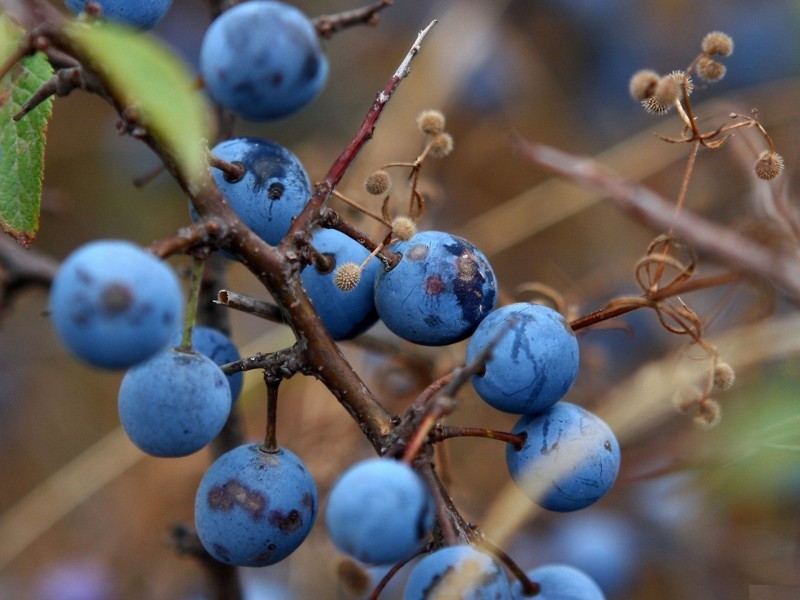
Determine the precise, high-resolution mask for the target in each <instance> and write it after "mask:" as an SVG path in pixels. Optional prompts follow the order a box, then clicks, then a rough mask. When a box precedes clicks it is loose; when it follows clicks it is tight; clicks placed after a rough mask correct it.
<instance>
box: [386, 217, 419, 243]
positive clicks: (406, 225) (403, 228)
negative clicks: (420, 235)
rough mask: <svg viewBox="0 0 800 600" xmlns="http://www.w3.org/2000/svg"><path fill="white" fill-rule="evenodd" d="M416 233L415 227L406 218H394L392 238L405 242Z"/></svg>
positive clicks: (412, 222)
mask: <svg viewBox="0 0 800 600" xmlns="http://www.w3.org/2000/svg"><path fill="white" fill-rule="evenodd" d="M416 233H417V226H416V225H414V221H412V220H411V219H410V218H408V217H395V218H394V220H393V221H392V236H394V237H396V238H397V239H398V240H400V241H403V242H406V241H408V240H410V239H411V238H412V237H414V235H416Z"/></svg>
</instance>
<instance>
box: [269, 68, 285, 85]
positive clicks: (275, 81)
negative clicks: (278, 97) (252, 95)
mask: <svg viewBox="0 0 800 600" xmlns="http://www.w3.org/2000/svg"><path fill="white" fill-rule="evenodd" d="M269 83H270V85H271V86H272V87H280V85H281V84H282V83H283V73H281V72H280V71H278V72H277V73H275V74H274V75H273V76H272V77H271V78H270V80H269Z"/></svg>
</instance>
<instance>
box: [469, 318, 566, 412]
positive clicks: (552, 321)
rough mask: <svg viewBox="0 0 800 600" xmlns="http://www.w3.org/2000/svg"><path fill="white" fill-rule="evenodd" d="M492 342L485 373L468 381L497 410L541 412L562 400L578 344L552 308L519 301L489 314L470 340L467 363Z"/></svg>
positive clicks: (564, 320) (563, 320) (564, 321)
mask: <svg viewBox="0 0 800 600" xmlns="http://www.w3.org/2000/svg"><path fill="white" fill-rule="evenodd" d="M498 336H499V337H498ZM495 340H497V343H496V344H495V345H494V346H493V349H492V356H491V358H490V359H489V361H488V362H487V363H486V369H485V372H484V374H483V375H476V376H475V377H473V378H472V385H473V387H474V388H475V391H476V392H477V393H478V395H479V396H480V397H481V398H483V400H485V401H486V402H487V403H488V404H490V405H491V406H493V407H495V408H496V409H498V410H502V411H505V412H509V413H514V414H518V415H521V414H525V415H531V414H536V413H540V412H542V411H544V410H547V409H548V408H550V407H551V406H552V405H553V404H555V403H556V402H558V401H559V400H561V398H563V397H564V395H565V394H566V393H567V391H568V390H569V389H570V387H572V384H573V383H574V382H575V378H576V377H577V375H578V362H579V360H578V356H579V354H578V341H577V339H576V338H575V333H574V332H573V331H572V328H571V327H570V326H569V323H567V321H566V319H564V317H562V316H561V315H560V314H559V313H558V312H556V311H554V310H553V309H551V308H549V307H547V306H541V305H538V304H530V303H525V302H520V303H517V304H509V305H506V306H503V307H500V308H498V309H497V310H495V311H492V313H491V314H489V316H488V317H486V318H485V319H484V320H483V321H481V324H480V325H478V328H477V329H476V330H475V333H473V334H472V337H471V338H470V340H469V346H468V347H467V362H471V361H473V360H474V359H475V358H476V357H477V356H479V355H480V353H481V352H483V351H484V350H485V349H486V348H487V347H489V346H490V345H491V344H492V342H493V341H495Z"/></svg>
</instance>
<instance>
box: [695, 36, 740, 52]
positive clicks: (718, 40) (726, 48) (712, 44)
mask: <svg viewBox="0 0 800 600" xmlns="http://www.w3.org/2000/svg"><path fill="white" fill-rule="evenodd" d="M700 47H701V48H702V49H703V52H705V53H706V54H709V55H711V54H718V55H720V56H730V55H731V53H732V52H733V38H732V37H731V36H729V35H728V34H727V33H722V32H721V31H712V32H711V33H708V34H706V37H704V38H703V43H702V44H701V45H700Z"/></svg>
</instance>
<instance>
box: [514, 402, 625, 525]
mask: <svg viewBox="0 0 800 600" xmlns="http://www.w3.org/2000/svg"><path fill="white" fill-rule="evenodd" d="M513 432H514V433H517V434H519V433H525V434H526V436H527V439H526V440H525V445H524V446H523V447H522V449H521V450H515V449H514V447H513V446H511V445H510V444H509V445H508V447H507V448H506V462H507V464H508V470H509V472H510V473H511V477H512V478H513V479H514V481H515V482H516V483H517V485H519V487H520V488H521V489H522V491H523V492H525V494H526V495H527V496H528V497H529V498H531V499H532V500H533V501H534V502H536V503H537V504H539V505H540V506H541V507H543V508H546V509H548V510H553V511H557V512H569V511H573V510H579V509H581V508H586V507H587V506H589V505H591V504H594V503H595V502H597V501H598V500H599V499H600V498H602V497H603V496H604V495H605V494H606V492H608V490H609V489H611V486H612V485H613V484H614V481H615V480H616V478H617V474H618V473H619V464H620V451H619V443H618V442H617V438H616V437H615V436H614V433H613V432H612V431H611V429H610V428H609V427H608V425H606V424H605V422H604V421H603V420H602V419H600V417H598V416H596V415H594V414H593V413H591V412H589V411H588V410H586V409H584V408H581V407H580V406H577V405H575V404H571V403H569V402H557V403H556V404H554V405H553V406H552V407H550V408H549V409H548V410H546V411H545V412H543V413H540V414H537V415H527V416H524V417H522V419H520V420H519V421H518V422H517V425H516V426H515V427H514V430H513Z"/></svg>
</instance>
